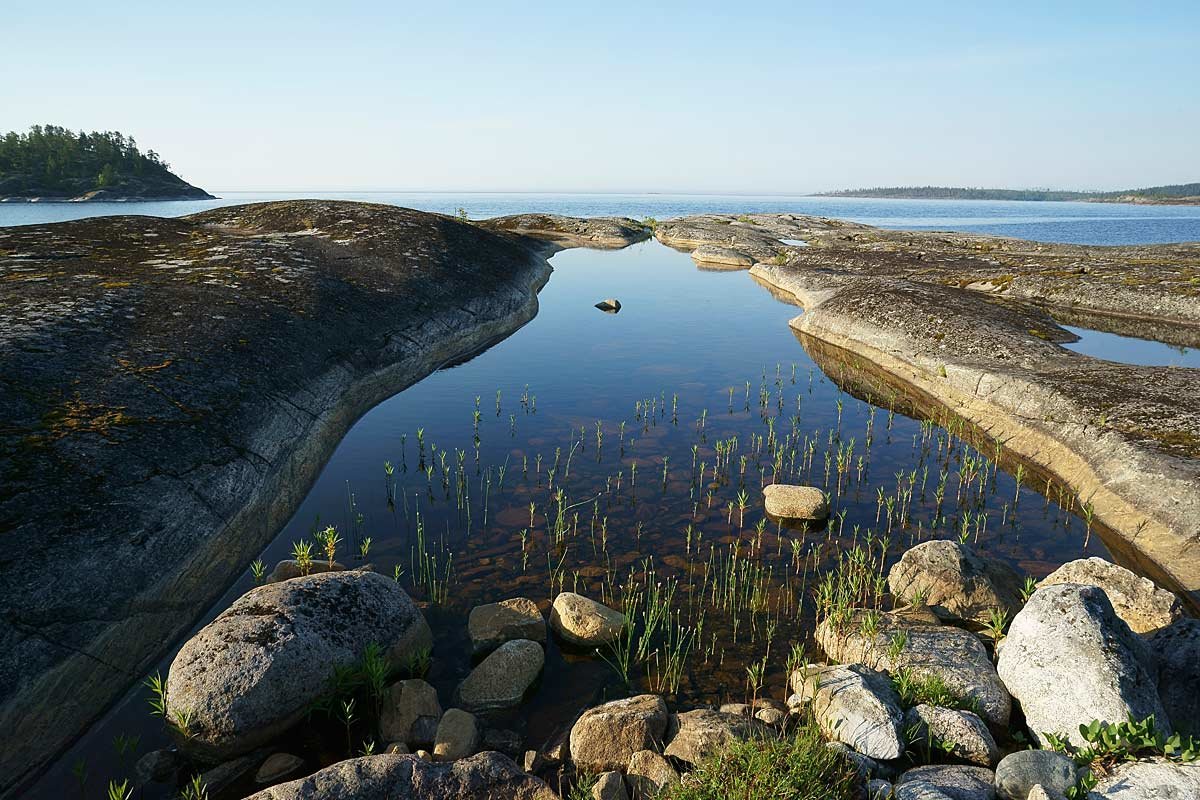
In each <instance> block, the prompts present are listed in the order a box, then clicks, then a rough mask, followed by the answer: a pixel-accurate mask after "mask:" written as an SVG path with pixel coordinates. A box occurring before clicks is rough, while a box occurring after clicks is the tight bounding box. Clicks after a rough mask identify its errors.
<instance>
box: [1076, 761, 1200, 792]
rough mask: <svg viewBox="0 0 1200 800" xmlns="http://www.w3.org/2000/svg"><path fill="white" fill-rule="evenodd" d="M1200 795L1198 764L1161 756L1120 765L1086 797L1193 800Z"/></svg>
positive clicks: (1199, 767) (1199, 764)
mask: <svg viewBox="0 0 1200 800" xmlns="http://www.w3.org/2000/svg"><path fill="white" fill-rule="evenodd" d="M1197 797H1200V763H1197V762H1194V761H1193V762H1191V763H1188V764H1180V763H1178V762H1175V761H1168V760H1166V759H1164V758H1156V759H1152V760H1150V761H1131V762H1129V763H1125V764H1119V765H1118V766H1116V767H1115V768H1113V770H1112V771H1111V772H1110V773H1109V774H1108V775H1106V776H1105V777H1104V778H1102V779H1101V780H1100V782H1099V783H1097V784H1096V786H1095V787H1094V788H1093V789H1092V792H1091V794H1089V795H1088V800H1195V798H1197Z"/></svg>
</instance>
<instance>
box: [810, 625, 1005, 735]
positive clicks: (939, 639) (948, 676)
mask: <svg viewBox="0 0 1200 800" xmlns="http://www.w3.org/2000/svg"><path fill="white" fill-rule="evenodd" d="M864 613H866V612H861V611H860V612H856V613H855V614H854V615H852V617H851V618H850V620H849V621H848V622H847V623H846V624H845V625H844V626H843V627H842V628H840V629H839V628H837V627H835V626H834V625H833V624H832V623H831V622H830V621H829V620H824V621H822V622H821V623H820V624H819V625H818V626H817V630H816V639H817V642H818V643H819V644H820V645H821V647H822V648H823V649H824V650H825V652H826V653H827V654H828V655H829V657H830V658H831V659H833V660H835V661H846V662H851V661H860V662H863V663H866V664H868V665H870V666H873V667H875V668H876V669H880V670H883V671H885V672H889V673H894V672H896V671H897V670H901V669H904V670H909V671H910V672H911V673H912V674H913V675H915V676H917V677H927V676H936V677H938V678H940V679H941V680H942V681H943V682H944V683H945V684H946V686H947V687H949V688H950V689H951V690H952V691H953V692H955V693H957V694H958V695H960V696H961V697H963V698H970V699H973V700H974V701H975V703H976V705H977V708H976V712H977V713H978V714H979V716H980V717H982V718H983V719H984V720H985V721H987V722H988V724H990V725H995V726H997V727H1000V728H1003V727H1005V726H1007V725H1008V718H1009V714H1010V712H1011V701H1010V699H1009V696H1008V691H1007V690H1006V689H1005V688H1004V684H1003V683H1002V682H1001V681H1000V676H999V675H998V674H997V673H996V667H995V666H994V665H993V664H992V659H991V657H990V656H989V655H988V652H987V649H986V648H985V647H984V646H983V642H981V641H980V640H979V637H978V636H976V635H975V634H973V633H971V632H970V631H964V630H962V629H961V628H954V627H951V626H948V625H923V624H919V623H914V622H912V621H911V620H909V619H905V618H903V617H900V616H897V615H893V614H883V615H881V616H880V618H879V620H878V623H877V625H876V626H875V628H876V632H875V635H874V637H872V638H868V637H866V636H865V635H864V633H863V630H864V627H865V626H864V625H863V624H862V614H864ZM901 638H902V639H903V641H904V646H903V647H902V648H900V649H899V650H897V649H896V648H895V647H894V646H893V645H894V643H895V642H897V641H899V640H900V639H901Z"/></svg>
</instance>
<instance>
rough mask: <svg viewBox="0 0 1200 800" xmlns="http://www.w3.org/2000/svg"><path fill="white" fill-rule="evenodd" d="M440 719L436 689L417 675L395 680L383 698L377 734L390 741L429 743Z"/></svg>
mask: <svg viewBox="0 0 1200 800" xmlns="http://www.w3.org/2000/svg"><path fill="white" fill-rule="evenodd" d="M441 719H442V704H441V703H440V702H438V696H437V689H434V688H433V687H432V686H430V685H429V684H428V683H426V682H425V681H423V680H421V679H419V678H412V679H410V680H406V681H397V682H396V683H393V684H392V685H391V686H389V687H388V689H387V695H386V696H385V697H384V699H383V707H382V711H381V713H380V718H379V734H380V736H382V737H383V738H384V739H385V740H386V741H389V742H404V743H405V744H407V745H409V746H413V745H430V744H433V737H434V734H436V733H437V726H438V722H440V721H441Z"/></svg>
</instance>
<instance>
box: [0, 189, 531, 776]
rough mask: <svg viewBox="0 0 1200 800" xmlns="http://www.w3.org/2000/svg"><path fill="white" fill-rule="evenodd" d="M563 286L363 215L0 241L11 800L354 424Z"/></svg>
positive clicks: (409, 214)
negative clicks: (547, 289)
mask: <svg viewBox="0 0 1200 800" xmlns="http://www.w3.org/2000/svg"><path fill="white" fill-rule="evenodd" d="M549 274H550V267H549V265H548V263H547V262H546V261H545V259H544V258H543V257H542V256H540V255H537V254H535V253H534V252H533V251H532V249H531V247H530V242H529V241H528V240H524V239H521V238H519V237H514V236H512V235H508V234H504V233H500V234H497V233H492V232H488V231H486V230H483V229H481V228H479V227H476V226H474V225H470V224H466V223H463V222H459V221H456V220H454V219H451V218H447V217H443V216H439V215H433V214H425V213H421V212H416V211H409V210H405V209H400V208H395V207H392V206H382V205H370V204H362V203H345V202H318V201H295V202H280V203H266V204H260V205H254V206H238V207H229V208H222V209H218V210H214V211H210V212H205V213H203V214H199V215H195V216H192V217H186V218H181V219H158V218H149V217H106V218H98V219H87V220H81V221H77V222H67V223H62V224H55V225H37V226H27V227H19V228H9V229H0V282H2V285H3V286H4V296H5V302H4V303H3V304H2V305H3V307H2V308H0V341H2V343H3V345H2V347H0V352H2V353H3V355H0V364H2V367H0V375H2V376H3V378H2V380H0V418H3V420H4V423H3V425H2V426H0V474H2V475H3V481H2V483H0V529H3V530H4V531H5V534H6V536H7V537H8V538H9V540H10V542H16V541H19V542H21V545H20V546H19V547H10V548H6V554H5V556H4V558H3V559H2V560H0V580H2V581H3V583H4V585H5V598H6V602H5V604H4V606H5V608H4V612H3V615H2V617H0V645H2V647H0V676H2V678H3V689H0V708H2V711H0V730H2V731H3V734H0V736H2V739H3V747H2V748H0V775H2V776H3V779H2V780H0V784H2V791H3V792H4V793H5V794H10V793H11V792H12V791H13V790H14V787H16V786H19V785H20V784H21V782H22V781H24V780H25V779H26V778H27V777H29V776H30V775H32V774H33V773H34V772H35V771H36V770H37V769H38V767H39V765H41V764H43V763H44V762H45V761H46V760H47V759H49V758H50V757H52V756H53V755H54V754H55V753H56V752H57V751H59V750H60V749H61V748H63V747H64V746H65V745H67V744H68V743H69V742H70V741H71V740H72V739H73V737H75V736H76V735H78V734H79V733H80V732H81V731H82V730H84V729H85V728H86V726H87V725H88V724H89V723H90V722H91V721H92V720H94V719H95V718H96V717H97V715H99V714H100V713H101V712H102V711H103V710H104V708H105V706H106V705H107V704H108V703H110V702H111V701H112V700H113V699H115V698H116V697H118V696H119V695H120V694H122V693H123V692H124V691H125V690H126V688H127V687H128V686H129V685H131V684H132V683H133V682H135V681H137V680H140V676H142V675H143V674H144V672H145V671H146V669H147V668H148V666H149V665H150V664H152V663H154V661H155V660H156V659H157V658H159V657H161V654H162V653H163V652H164V650H165V649H166V648H167V647H169V646H170V644H171V643H172V641H173V640H174V639H176V637H178V636H179V635H180V634H181V633H183V632H184V631H186V630H187V629H188V628H189V626H191V625H192V624H193V623H194V621H195V620H196V619H197V618H198V616H199V615H200V614H202V613H203V612H204V611H205V610H206V609H208V608H209V607H210V606H211V604H212V603H213V602H214V600H215V599H216V598H217V597H218V596H219V595H220V594H221V593H222V592H223V591H224V590H225V589H226V587H227V586H229V584H230V583H231V581H232V580H233V579H234V577H235V576H236V575H238V574H239V573H241V572H242V571H243V570H245V568H246V564H247V563H249V561H250V560H251V559H253V558H254V557H255V556H256V555H257V554H258V552H260V550H261V548H262V547H263V546H264V545H265V544H266V543H267V542H268V541H270V539H271V537H272V536H274V535H275V533H276V531H277V530H278V529H279V527H280V525H281V524H282V523H283V522H284V521H285V520H286V519H287V518H288V516H289V515H290V514H291V513H292V511H293V509H294V508H295V507H296V505H297V504H298V503H299V502H300V500H301V499H302V498H303V497H304V495H305V493H306V491H307V490H308V487H309V486H310V485H311V483H312V481H313V480H314V479H315V476H316V475H317V473H318V471H319V470H320V468H321V467H322V465H323V464H324V462H325V460H326V458H327V457H328V455H329V453H330V452H332V450H333V448H334V447H335V446H336V445H337V443H338V442H339V441H340V439H341V437H342V436H343V434H344V433H345V431H346V430H347V429H348V428H349V426H350V425H351V424H352V423H353V422H354V421H355V420H356V419H357V418H358V417H359V416H360V415H361V414H362V413H364V412H365V411H366V410H368V409H369V408H370V407H372V406H373V405H375V404H376V403H378V402H379V401H381V400H383V399H384V398H386V397H388V396H390V395H391V394H393V393H395V392H396V391H398V390H400V389H402V388H404V387H405V386H408V385H410V384H412V383H414V382H416V381H418V380H420V379H421V378H422V377H424V376H425V375H427V374H429V373H430V372H432V371H433V370H435V369H437V368H438V367H439V366H440V365H442V364H444V363H447V362H449V361H452V360H454V359H457V358H460V357H462V356H464V355H467V354H469V353H472V352H474V351H477V350H478V349H480V348H481V347H484V346H486V345H488V344H489V343H490V342H492V341H494V340H496V339H498V338H502V337H504V336H506V335H508V334H509V333H511V332H512V331H513V330H515V329H516V328H518V327H519V326H521V325H522V324H524V323H525V322H527V321H528V320H530V319H531V318H532V317H533V316H534V314H535V313H536V310H537V299H536V294H537V291H538V289H539V288H540V287H541V286H542V285H543V284H544V283H545V281H546V280H547V278H548V276H549ZM68 697H69V702H68V701H67V698H68Z"/></svg>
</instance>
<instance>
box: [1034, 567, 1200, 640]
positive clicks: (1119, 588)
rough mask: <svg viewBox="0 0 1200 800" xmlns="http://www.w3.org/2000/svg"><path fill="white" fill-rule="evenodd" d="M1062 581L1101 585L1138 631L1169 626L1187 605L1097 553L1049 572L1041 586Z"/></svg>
mask: <svg viewBox="0 0 1200 800" xmlns="http://www.w3.org/2000/svg"><path fill="white" fill-rule="evenodd" d="M1060 583H1079V584H1083V585H1085V586H1099V587H1100V588H1101V589H1103V590H1104V593H1105V594H1106V595H1108V600H1109V602H1110V603H1112V607H1113V611H1115V612H1117V616H1118V617H1120V618H1121V619H1123V620H1125V624H1127V625H1128V626H1129V628H1130V630H1132V631H1133V632H1134V633H1150V632H1152V631H1156V630H1158V629H1159V628H1165V627H1166V626H1167V625H1170V624H1171V623H1172V622H1174V621H1175V620H1177V619H1179V618H1180V617H1182V616H1183V604H1182V603H1181V602H1180V600H1179V598H1178V597H1177V596H1176V595H1175V594H1174V593H1172V592H1168V591H1167V590H1166V589H1160V588H1159V587H1158V586H1156V585H1155V583H1154V581H1152V580H1150V579H1149V578H1143V577H1142V576H1140V575H1138V574H1137V573H1135V572H1131V571H1130V570H1127V569H1125V568H1124V567H1121V566H1118V565H1116V564H1114V563H1112V562H1111V561H1105V560H1104V559H1103V558H1098V557H1096V556H1092V557H1091V558H1081V559H1078V560H1076V561H1068V562H1067V563H1066V564H1063V565H1062V566H1061V567H1059V568H1058V569H1056V570H1054V572H1051V573H1050V574H1049V575H1047V576H1046V577H1045V578H1044V579H1043V580H1042V581H1041V583H1039V584H1038V586H1039V587H1042V586H1054V585H1057V584H1060Z"/></svg>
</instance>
